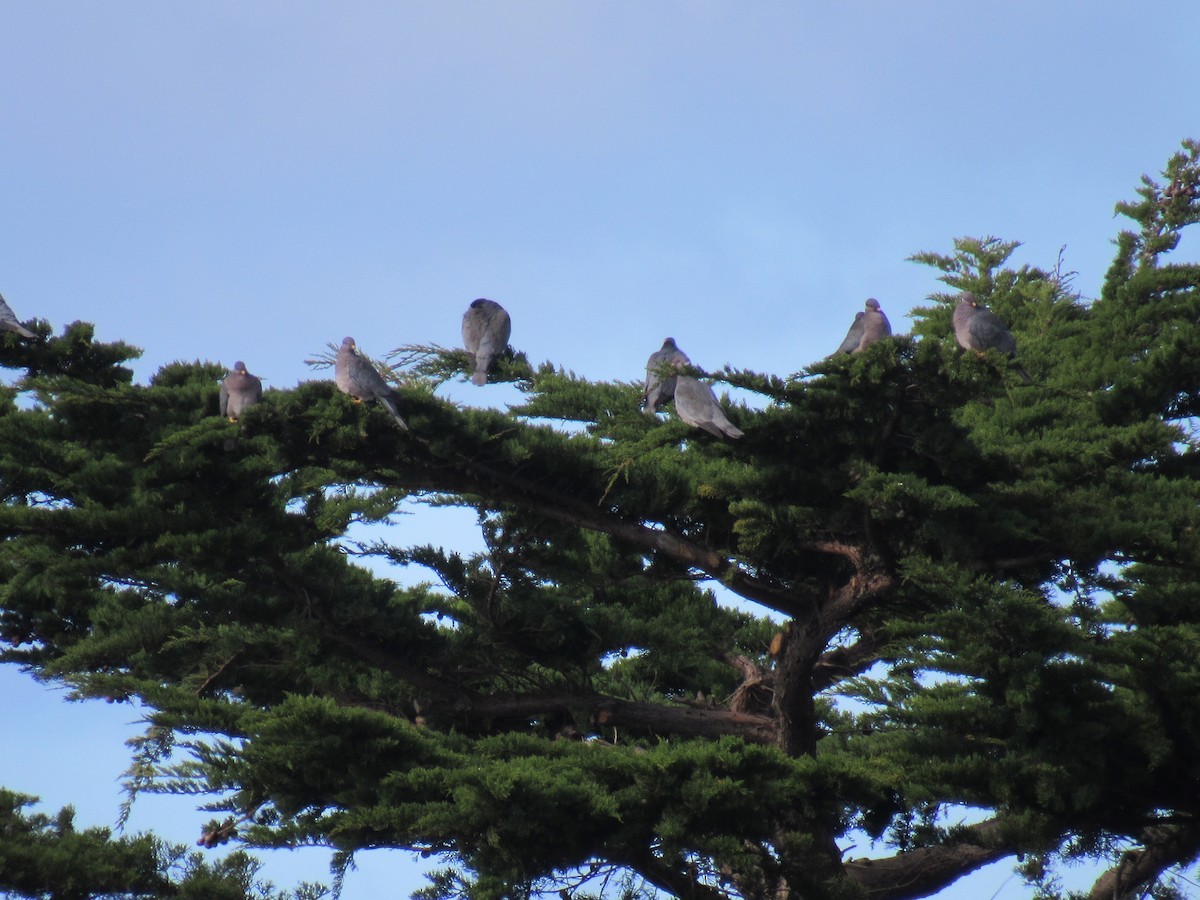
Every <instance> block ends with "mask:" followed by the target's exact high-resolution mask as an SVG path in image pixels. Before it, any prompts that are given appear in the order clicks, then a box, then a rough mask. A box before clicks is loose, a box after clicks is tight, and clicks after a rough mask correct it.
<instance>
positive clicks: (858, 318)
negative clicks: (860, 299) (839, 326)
mask: <svg viewBox="0 0 1200 900" xmlns="http://www.w3.org/2000/svg"><path fill="white" fill-rule="evenodd" d="M865 315H866V313H863V312H856V313H855V314H854V321H853V322H851V323H850V330H849V331H847V332H846V336H845V337H844V338H842V343H841V344H840V345H839V346H838V348H837V349H836V350H834V351H833V353H831V354H830V355H831V356H841V355H842V354H843V353H853V352H854V351H856V350H857V349H858V345H859V344H861V343H862V336H863V317H864V316H865Z"/></svg>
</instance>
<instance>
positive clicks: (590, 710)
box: [430, 691, 777, 744]
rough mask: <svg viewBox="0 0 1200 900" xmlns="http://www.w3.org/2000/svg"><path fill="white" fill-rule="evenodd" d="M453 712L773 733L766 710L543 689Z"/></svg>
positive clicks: (709, 732) (670, 730)
mask: <svg viewBox="0 0 1200 900" xmlns="http://www.w3.org/2000/svg"><path fill="white" fill-rule="evenodd" d="M454 712H455V715H456V717H458V718H460V719H466V720H468V721H470V722H476V723H478V722H486V721H490V720H495V719H528V718H533V717H535V716H539V715H546V714H548V713H553V714H564V713H566V714H579V713H586V714H587V715H589V716H590V719H591V722H593V723H595V724H596V725H602V726H607V727H613V728H637V729H644V730H647V731H654V732H658V733H660V734H686V735H691V736H693V737H707V738H718V737H723V736H734V737H740V738H743V739H744V740H747V741H750V742H751V743H756V744H773V743H775V741H776V738H777V735H776V727H775V722H774V721H773V720H772V719H769V718H767V717H766V716H758V715H753V714H751V713H739V712H730V711H729V710H725V709H701V708H696V707H692V706H668V705H666V704H662V703H646V702H634V701H629V700H619V699H617V698H616V697H606V696H604V695H602V694H591V693H577V694H576V693H570V692H565V691H548V692H545V693H539V694H521V695H512V696H488V697H478V698H476V699H474V700H472V701H471V702H470V705H469V706H467V707H463V706H461V705H460V707H459V708H458V709H457V710H455V711H454ZM430 714H431V715H436V714H437V710H436V709H432V710H431V711H430Z"/></svg>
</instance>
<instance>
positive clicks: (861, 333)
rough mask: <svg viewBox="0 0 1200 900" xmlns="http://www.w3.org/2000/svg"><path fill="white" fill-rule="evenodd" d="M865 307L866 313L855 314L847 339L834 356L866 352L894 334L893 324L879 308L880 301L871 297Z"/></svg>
mask: <svg viewBox="0 0 1200 900" xmlns="http://www.w3.org/2000/svg"><path fill="white" fill-rule="evenodd" d="M864 305H865V306H866V309H865V311H863V312H860V313H855V314H854V323H853V324H852V325H851V326H850V330H849V331H847V332H846V338H845V340H843V341H842V345H841V346H840V347H838V348H837V350H836V351H835V352H834V354H833V355H834V356H837V355H838V354H839V353H858V352H860V351H862V350H866V349H867V348H868V347H870V346H871V345H872V344H874V343H876V342H877V341H881V340H883V339H884V338H885V337H888V336H889V335H890V334H891V333H892V323H891V322H889V321H888V317H887V316H886V315H884V312H883V310H882V309H880V308H879V301H878V300H876V299H875V298H874V297H870V298H868V300H867V302H866V303H865V304H864Z"/></svg>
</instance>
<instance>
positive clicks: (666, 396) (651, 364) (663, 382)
mask: <svg viewBox="0 0 1200 900" xmlns="http://www.w3.org/2000/svg"><path fill="white" fill-rule="evenodd" d="M691 364H692V361H691V360H690V359H688V355H687V354H686V353H684V352H683V351H682V350H680V349H679V347H678V346H676V344H675V338H670V337H669V338H667V339H666V340H665V341H663V345H662V348H661V349H659V350H655V351H654V352H653V353H651V354H650V358H649V359H648V360H646V392H645V393H644V394H643V395H642V408H643V409H644V410H645V411H646V412H648V413H651V414H653V413H655V412H657V411H658V408H659V406H661V405H662V404H664V403H666V402H667V401H668V400H670V399H671V398H672V397H673V396H675V376H674V375H669V374H666V373H665V372H663V369H664V368H665V367H667V366H670V367H672V368H675V369H682V368H683V367H684V366H690V365H691Z"/></svg>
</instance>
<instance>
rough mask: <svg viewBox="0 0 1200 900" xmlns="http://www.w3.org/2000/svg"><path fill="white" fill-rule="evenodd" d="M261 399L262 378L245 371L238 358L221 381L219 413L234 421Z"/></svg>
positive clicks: (242, 363)
mask: <svg viewBox="0 0 1200 900" xmlns="http://www.w3.org/2000/svg"><path fill="white" fill-rule="evenodd" d="M261 399H262V379H260V378H259V377H258V376H257V375H251V374H250V373H249V372H247V371H246V364H245V363H244V362H242V361H241V360H240V359H239V360H238V361H237V362H235V363H234V364H233V371H232V372H230V373H229V374H228V375H226V376H225V380H224V381H222V382H221V415H223V416H225V417H227V418H228V419H229V421H230V422H236V421H237V420H238V418H239V417H240V416H241V415H242V413H243V412H245V411H246V410H248V409H249V408H250V407H252V406H253V405H254V404H255V403H257V402H258V401H259V400H261Z"/></svg>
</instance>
